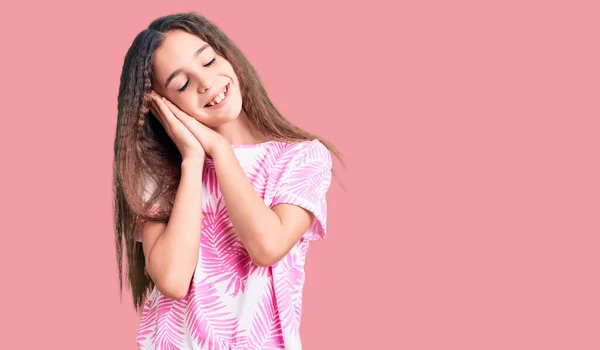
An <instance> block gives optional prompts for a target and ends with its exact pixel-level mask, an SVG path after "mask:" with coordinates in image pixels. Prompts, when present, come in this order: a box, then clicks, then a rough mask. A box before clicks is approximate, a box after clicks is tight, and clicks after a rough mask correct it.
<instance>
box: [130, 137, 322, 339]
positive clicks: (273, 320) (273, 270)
mask: <svg viewBox="0 0 600 350" xmlns="http://www.w3.org/2000/svg"><path fill="white" fill-rule="evenodd" d="M234 152H236V156H237V157H238V160H239V161H240V165H242V164H243V169H244V171H245V172H246V175H247V176H248V179H249V181H250V183H251V184H252V186H253V187H254V189H255V191H256V193H257V194H258V195H259V196H261V198H263V200H264V203H265V204H266V205H267V206H269V207H273V206H275V205H277V204H280V203H288V204H293V205H297V206H300V207H302V208H304V209H306V210H308V211H310V212H312V213H313V214H314V216H315V220H314V221H313V224H312V225H311V226H310V228H309V230H308V231H307V232H306V233H305V235H304V236H303V238H302V239H301V240H300V241H299V242H298V243H297V244H296V245H295V246H294V247H293V248H292V250H291V251H290V252H289V253H288V254H287V255H286V256H284V257H283V258H282V259H281V260H280V261H279V262H278V263H276V264H275V265H273V266H271V267H259V266H257V265H255V264H254V263H253V262H252V260H251V259H250V256H249V255H248V252H247V251H246V249H245V248H244V246H243V244H242V242H241V241H240V239H239V238H238V237H237V236H236V233H235V229H234V227H233V225H232V223H231V220H230V218H229V215H228V212H227V207H226V203H225V201H224V199H223V197H222V194H221V192H220V189H219V185H218V179H217V177H216V173H215V171H214V161H213V160H212V159H211V158H207V160H206V163H205V168H204V170H203V177H202V182H203V192H202V193H203V196H206V197H203V198H202V202H203V206H202V229H201V232H199V235H200V251H199V259H198V263H197V265H196V269H195V271H194V275H193V277H192V281H191V285H190V290H189V291H188V294H187V296H186V297H185V298H183V299H181V300H179V301H174V300H170V299H168V298H166V297H165V296H163V295H162V294H161V293H160V292H159V291H158V289H156V287H154V289H153V291H152V292H151V294H150V297H149V299H148V301H147V302H146V303H145V305H144V310H143V312H142V315H141V319H140V323H139V328H138V336H137V342H138V346H139V348H140V349H192V348H193V349H204V350H206V349H208V350H218V349H229V350H248V349H261V350H262V349H301V348H302V345H301V342H300V330H299V329H300V320H301V314H302V289H303V286H304V278H305V275H304V261H305V256H306V253H307V250H308V246H309V242H310V241H312V240H315V239H320V238H323V237H324V236H325V234H326V216H327V205H326V198H325V197H326V192H327V190H328V188H329V186H330V182H331V156H330V154H329V152H328V150H327V149H326V148H325V146H324V145H323V144H321V143H320V142H319V141H317V140H314V141H305V142H299V143H294V144H286V143H283V142H271V143H268V144H264V145H261V146H257V147H255V148H242V149H234ZM192 343H193V345H192Z"/></svg>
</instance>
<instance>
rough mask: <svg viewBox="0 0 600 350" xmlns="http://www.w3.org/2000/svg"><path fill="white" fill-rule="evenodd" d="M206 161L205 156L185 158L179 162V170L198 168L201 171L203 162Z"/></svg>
mask: <svg viewBox="0 0 600 350" xmlns="http://www.w3.org/2000/svg"><path fill="white" fill-rule="evenodd" d="M205 160H206V156H205V155H202V156H193V157H186V158H183V160H182V161H181V168H182V169H184V168H198V167H199V168H200V169H202V167H203V166H204V161H205Z"/></svg>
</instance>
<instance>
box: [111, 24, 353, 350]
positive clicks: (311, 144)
mask: <svg viewBox="0 0 600 350" xmlns="http://www.w3.org/2000/svg"><path fill="white" fill-rule="evenodd" d="M323 91H324V92H325V90H323ZM308 98H309V99H312V98H314V96H308ZM330 152H331V153H333V154H335V155H336V156H337V157H338V158H339V159H340V161H341V160H342V159H341V158H340V155H339V153H338V152H337V150H336V149H335V148H334V147H333V146H332V145H331V144H329V143H328V142H327V141H325V140H323V139H320V138H318V137H316V136H314V135H312V134H310V133H308V132H306V131H303V130H301V129H300V128H298V127H296V126H294V125H292V124H291V123H290V122H288V121H287V120H286V119H285V118H284V117H283V116H282V115H281V114H280V113H279V112H278V111H277V109H276V108H275V107H274V106H273V104H272V103H271V101H270V99H269V97H268V96H267V93H266V92H265V90H264V88H263V86H262V85H261V83H260V81H259V78H258V76H257V74H256V72H255V71H254V69H253V68H252V66H251V65H250V64H249V63H248V61H247V60H246V58H245V57H244V55H243V54H242V53H241V51H240V50H239V49H238V48H237V47H236V46H235V45H234V44H233V43H232V42H231V41H230V40H229V39H228V37H227V36H225V34H224V33H223V32H221V31H220V30H219V29H218V28H217V27H216V26H215V25H213V24H212V23H211V22H209V21H207V20H206V19H205V18H203V17H201V16H199V15H198V14H196V13H185V14H175V15H169V16H165V17H161V18H159V19H157V20H155V21H154V22H152V23H151V24H150V26H149V28H148V29H146V30H144V31H142V32H141V33H140V34H139V35H138V36H137V37H136V38H135V39H134V41H133V44H132V45H131V47H130V49H129V50H128V52H127V54H126V57H125V62H124V65H123V72H122V75H121V83H120V88H119V97H118V121H117V131H116V139H115V164H114V171H115V172H114V186H115V188H114V191H115V241H116V249H117V263H118V266H119V287H120V289H121V290H122V284H123V282H122V277H121V276H122V259H121V256H122V249H123V246H122V241H123V240H124V241H125V245H126V251H127V258H128V259H127V260H128V271H127V273H128V279H129V285H130V286H131V289H132V293H133V301H134V307H135V309H136V310H137V311H140V309H142V310H141V311H142V314H141V320H140V324H139V330H138V336H137V342H138V346H139V347H140V348H141V349H244V350H246V349H301V341H300V336H299V335H300V333H299V332H300V328H299V325H300V315H301V307H302V288H303V284H304V261H305V256H306V252H307V249H308V245H309V242H310V241H314V240H319V239H322V238H323V237H324V236H325V234H326V232H327V231H326V214H327V213H326V211H327V205H326V198H325V197H326V192H327V191H328V188H329V186H330V183H331V175H332V158H331V153H330ZM148 292H149V295H148Z"/></svg>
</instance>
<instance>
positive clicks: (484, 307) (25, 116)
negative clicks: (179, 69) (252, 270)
mask: <svg viewBox="0 0 600 350" xmlns="http://www.w3.org/2000/svg"><path fill="white" fill-rule="evenodd" d="M168 3H169V2H166V1H163V2H160V3H159V2H156V3H155V4H149V3H148V2H147V1H119V2H114V3H111V4H104V5H101V4H103V3H102V2H93V3H92V2H84V1H79V2H75V1H73V2H70V3H67V2H64V1H47V2H41V1H40V2H39V3H32V2H27V1H18V2H11V3H6V2H3V4H2V5H1V6H2V8H1V9H0V33H2V34H1V35H2V41H1V47H2V49H1V52H2V53H1V62H2V64H0V76H1V77H2V78H1V79H2V80H1V82H2V83H1V85H0V89H1V95H2V107H1V112H0V115H1V116H2V122H3V125H2V138H1V142H2V145H1V146H2V148H1V149H2V164H3V165H2V169H3V171H2V181H1V184H2V185H1V186H2V202H3V209H2V225H3V227H2V228H1V232H2V241H1V243H0V259H1V260H0V268H1V269H2V270H1V273H2V275H1V276H2V282H1V283H2V288H1V289H0V293H2V295H1V298H0V310H1V314H2V322H1V323H2V326H0V333H1V334H2V336H1V337H0V342H1V343H2V345H0V348H2V349H39V348H45V349H46V348H51V349H135V336H136V327H137V322H138V317H137V315H136V314H135V313H134V312H133V309H132V306H131V300H130V297H129V296H127V294H124V295H125V296H124V298H123V299H122V301H121V300H120V299H119V295H118V289H117V274H116V262H115V257H114V247H113V245H114V243H113V232H112V211H111V206H112V202H111V200H112V197H111V196H112V193H111V176H112V168H111V166H112V156H113V153H112V152H113V150H112V147H113V138H114V130H115V122H116V96H117V89H118V83H119V74H120V69H121V66H122V63H123V57H124V54H125V51H126V50H127V48H128V47H129V45H130V44H131V41H132V40H133V38H134V36H135V35H136V34H137V33H138V32H139V31H141V30H142V29H143V28H144V27H145V26H147V25H148V24H149V22H150V21H151V20H152V19H154V18H155V17H158V16H161V15H164V14H167V13H172V12H179V11H188V10H195V11H199V12H200V13H202V14H204V15H206V16H207V17H208V18H210V19H211V20H213V21H214V22H215V23H217V24H218V25H219V26H220V27H221V28H222V29H223V30H224V31H225V32H226V33H227V34H228V35H229V36H230V37H231V38H232V39H233V40H234V41H235V42H236V43H237V44H238V45H239V46H240V47H241V48H242V50H243V51H244V52H245V53H246V54H247V56H248V58H249V59H250V61H251V62H252V63H253V64H254V66H255V67H256V69H257V70H258V71H259V73H260V74H261V77H262V79H263V82H264V84H265V86H266V88H267V89H268V91H269V93H270V95H271V96H272V98H273V100H274V101H275V103H276V104H277V106H278V107H279V108H281V110H282V111H283V112H284V113H285V114H286V115H287V116H288V117H289V118H290V119H291V120H293V121H294V122H295V123H297V124H298V125H300V126H302V127H304V128H306V129H309V130H311V131H314V132H316V133H318V134H321V135H324V136H326V137H327V138H328V139H329V140H330V141H332V142H334V143H335V144H337V145H338V146H339V147H340V148H341V149H342V151H343V152H344V153H345V155H346V158H347V162H348V168H347V169H346V170H343V169H342V168H341V167H339V166H338V165H339V164H336V171H338V173H339V174H340V177H341V180H342V181H343V183H344V185H345V186H346V188H347V192H343V191H342V189H341V187H340V186H339V185H337V184H334V185H333V187H332V188H331V191H330V196H329V199H330V217H329V227H330V230H329V236H328V238H327V239H326V240H325V241H323V242H319V243H316V244H314V245H313V246H312V248H311V250H310V252H309V256H308V267H307V285H306V289H305V309H304V318H303V326H302V335H303V340H304V347H305V348H306V349H309V350H310V349H436V350H438V349H461V350H466V349H477V350H481V349H503V350H504V349H544V350H548V349H577V350H584V349H599V348H600V316H599V315H600V314H599V312H600V301H599V300H600V280H599V277H600V275H599V273H600V269H599V267H600V265H599V263H600V257H599V253H598V251H599V243H600V239H599V233H600V220H599V219H600V216H599V210H600V202H599V199H598V198H599V195H600V188H599V185H598V181H599V179H600V171H599V170H600V169H599V166H598V160H599V156H600V154H599V150H600V148H599V146H600V145H599V139H598V131H599V129H598V128H599V126H600V123H599V117H600V113H599V112H600V108H599V106H600V99H599V96H600V95H599V93H600V83H599V81H600V74H599V73H600V72H599V67H600V49H599V48H600V44H599V43H600V40H599V39H600V35H599V33H600V25H599V21H598V18H599V17H598V16H599V13H600V12H599V10H600V8H599V7H598V5H597V4H598V2H597V1H587V2H583V1H562V2H558V1H537V2H534V1H496V2H495V4H491V2H489V1H452V2H451V1H435V2H433V1H411V2H401V3H399V2H392V1H390V2H383V1H366V2H365V1H362V2H357V3H356V4H353V5H351V4H349V2H348V1H343V2H342V1H339V2H337V3H334V2H322V3H320V2H316V1H300V2H294V3H293V4H292V3H291V2H285V4H283V2H280V1H277V2H276V1H271V2H266V1H262V2H259V3H260V4H257V2H252V4H249V3H250V2H248V1H244V2H239V3H238V2H208V1H202V2H201V1H180V2H178V3H177V5H167V4H168ZM393 3H395V4H397V5H392V4H393ZM484 3H485V4H486V5H484ZM86 7H87V8H86Z"/></svg>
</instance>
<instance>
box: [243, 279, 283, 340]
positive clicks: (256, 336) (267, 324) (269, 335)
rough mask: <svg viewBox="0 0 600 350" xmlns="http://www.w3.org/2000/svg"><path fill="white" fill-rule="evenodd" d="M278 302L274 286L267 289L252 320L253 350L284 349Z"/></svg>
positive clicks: (251, 336)
mask: <svg viewBox="0 0 600 350" xmlns="http://www.w3.org/2000/svg"><path fill="white" fill-rule="evenodd" d="M278 311H279V310H278V307H277V300H276V299H275V292H274V290H273V286H272V285H269V286H268V287H267V288H266V293H264V294H263V297H262V300H261V301H260V304H259V305H258V308H257V311H256V313H255V315H254V319H253V320H252V328H251V329H252V331H251V333H250V338H251V340H252V346H253V349H256V350H263V349H283V348H284V346H285V345H284V342H283V334H282V331H281V322H280V320H279V316H278Z"/></svg>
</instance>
